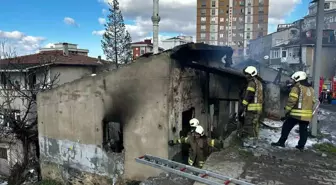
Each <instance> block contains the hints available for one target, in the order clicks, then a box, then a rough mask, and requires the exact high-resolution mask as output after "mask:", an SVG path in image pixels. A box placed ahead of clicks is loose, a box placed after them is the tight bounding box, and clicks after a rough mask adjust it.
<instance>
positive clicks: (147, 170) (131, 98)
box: [38, 53, 175, 183]
mask: <svg viewBox="0 0 336 185" xmlns="http://www.w3.org/2000/svg"><path fill="white" fill-rule="evenodd" d="M171 69H172V62H171V60H170V58H169V56H168V53H163V54H160V55H156V56H152V57H150V58H140V59H138V60H137V62H136V63H133V64H131V65H129V66H125V67H123V68H121V69H119V70H116V71H112V72H108V73H106V74H101V75H97V76H95V77H87V78H83V79H80V80H77V81H73V82H70V83H67V84H64V85H62V86H60V87H58V88H56V89H53V90H51V91H48V92H43V93H41V94H39V95H38V116H39V120H38V121H39V140H40V150H41V152H40V153H41V167H42V174H43V177H44V178H53V179H58V180H63V179H68V180H69V179H71V180H72V181H73V178H71V176H72V177H73V176H74V175H75V176H78V177H80V178H81V181H82V182H83V181H84V182H86V181H88V179H89V180H91V181H92V179H93V180H94V181H96V182H102V180H101V179H100V178H101V176H103V177H104V178H105V179H108V182H109V183H110V182H112V181H117V180H118V179H120V178H123V179H134V180H143V179H144V178H146V177H148V176H154V175H157V174H159V172H160V171H159V170H156V169H155V168H151V167H147V166H144V165H142V164H138V163H136V162H135V158H136V157H139V156H142V155H144V154H151V155H155V156H160V157H164V158H167V157H168V144H167V143H168V133H169V131H168V128H170V125H173V124H170V123H169V121H170V119H169V115H168V112H169V111H168V110H169V108H170V106H171V104H169V103H168V99H169V98H168V97H173V96H172V91H171V89H172V86H171V81H170V80H171V75H170V72H171V71H172V70H171ZM171 116H172V115H171ZM104 119H105V120H106V119H107V120H109V121H114V122H120V123H121V124H122V125H123V131H124V132H123V138H124V147H125V150H124V152H123V153H107V152H105V151H104V149H102V142H103V130H102V129H103V127H102V122H103V120H104ZM174 122H175V121H174ZM98 176H99V177H98ZM85 180H86V181H85Z"/></svg>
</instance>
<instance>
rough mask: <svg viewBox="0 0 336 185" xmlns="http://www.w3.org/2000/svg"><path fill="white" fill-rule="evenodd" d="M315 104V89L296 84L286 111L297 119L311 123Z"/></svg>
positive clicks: (290, 94)
mask: <svg viewBox="0 0 336 185" xmlns="http://www.w3.org/2000/svg"><path fill="white" fill-rule="evenodd" d="M314 103H315V97H314V89H313V88H312V87H307V86H304V85H301V84H300V83H296V84H295V85H294V86H293V87H292V89H291V91H290V93H289V97H288V101H287V104H286V107H285V110H286V112H287V113H289V115H290V116H291V117H293V118H295V119H298V120H302V121H311V119H312V116H313V107H314Z"/></svg>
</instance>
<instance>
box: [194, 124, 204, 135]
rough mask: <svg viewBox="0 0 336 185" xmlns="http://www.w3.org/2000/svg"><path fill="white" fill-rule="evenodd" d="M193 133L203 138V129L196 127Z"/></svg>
mask: <svg viewBox="0 0 336 185" xmlns="http://www.w3.org/2000/svg"><path fill="white" fill-rule="evenodd" d="M195 132H196V133H197V134H199V135H201V136H204V129H203V127H202V126H200V125H199V126H196V129H195Z"/></svg>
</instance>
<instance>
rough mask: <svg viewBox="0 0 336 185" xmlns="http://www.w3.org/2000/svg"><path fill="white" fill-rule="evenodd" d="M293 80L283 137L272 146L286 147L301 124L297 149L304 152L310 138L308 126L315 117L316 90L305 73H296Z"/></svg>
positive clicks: (286, 108)
mask: <svg viewBox="0 0 336 185" xmlns="http://www.w3.org/2000/svg"><path fill="white" fill-rule="evenodd" d="M291 78H292V79H293V81H294V82H295V84H294V86H293V87H292V89H291V91H290V93H289V97H288V101H287V104H286V107H285V112H286V114H285V117H283V118H282V119H281V120H284V121H285V122H284V124H283V126H282V131H281V137H280V139H279V140H278V142H276V143H272V144H271V145H272V146H280V147H285V142H286V140H287V137H288V135H289V133H290V131H291V130H292V129H293V127H294V126H295V125H296V124H299V126H300V128H299V133H300V140H299V142H298V145H297V146H296V148H297V149H299V150H300V151H303V149H304V147H305V144H306V142H307V138H308V129H307V128H308V125H309V122H310V121H311V119H312V116H313V107H314V104H315V102H316V100H315V97H314V89H313V87H312V86H311V84H309V83H308V80H307V74H306V73H305V72H303V71H297V72H295V73H294V74H293V75H292V76H291Z"/></svg>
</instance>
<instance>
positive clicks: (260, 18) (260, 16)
mask: <svg viewBox="0 0 336 185" xmlns="http://www.w3.org/2000/svg"><path fill="white" fill-rule="evenodd" d="M258 21H259V22H260V23H262V22H264V15H259V19H258Z"/></svg>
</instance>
